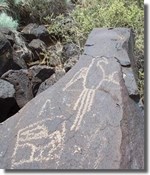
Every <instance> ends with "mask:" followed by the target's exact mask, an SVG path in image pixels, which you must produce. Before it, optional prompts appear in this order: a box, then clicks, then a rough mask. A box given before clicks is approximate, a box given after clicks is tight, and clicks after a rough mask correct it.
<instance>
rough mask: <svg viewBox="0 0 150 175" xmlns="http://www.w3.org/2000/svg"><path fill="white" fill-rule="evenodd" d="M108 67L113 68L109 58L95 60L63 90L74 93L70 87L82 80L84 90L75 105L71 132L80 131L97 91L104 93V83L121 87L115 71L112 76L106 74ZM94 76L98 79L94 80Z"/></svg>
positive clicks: (81, 70)
mask: <svg viewBox="0 0 150 175" xmlns="http://www.w3.org/2000/svg"><path fill="white" fill-rule="evenodd" d="M106 66H111V65H110V63H108V58H106V57H100V58H93V59H92V60H91V63H90V64H89V66H87V67H84V68H81V69H80V70H79V71H78V72H77V73H76V74H75V75H74V76H73V78H72V79H71V80H70V81H69V82H68V83H67V84H66V86H65V87H64V88H63V91H66V90H69V91H73V89H71V90H70V89H69V87H71V86H72V85H73V84H74V83H76V82H77V81H78V80H80V79H81V80H82V87H83V89H82V91H81V93H80V95H79V97H78V98H77V100H76V102H75V103H74V105H73V110H75V111H77V114H76V118H75V120H74V122H73V124H72V126H71V128H70V130H71V131H72V130H75V131H77V130H78V129H79V127H80V124H81V122H82V120H83V117H84V116H85V114H86V113H87V112H89V111H90V110H91V107H92V104H93V102H94V97H95V93H96V91H97V90H103V91H104V89H103V88H102V85H103V83H105V82H107V83H112V84H114V85H117V86H119V80H118V72H117V71H114V72H111V74H107V73H106V72H105V67H106ZM93 76H96V77H94V78H93ZM93 79H95V81H93Z"/></svg>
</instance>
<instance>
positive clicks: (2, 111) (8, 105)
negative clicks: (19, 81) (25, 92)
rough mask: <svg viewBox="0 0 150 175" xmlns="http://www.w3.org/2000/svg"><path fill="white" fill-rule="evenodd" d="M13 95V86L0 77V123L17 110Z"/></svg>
mask: <svg viewBox="0 0 150 175" xmlns="http://www.w3.org/2000/svg"><path fill="white" fill-rule="evenodd" d="M14 96H15V89H14V86H13V85H12V84H10V83H9V82H7V81H5V80H2V79H0V123H1V122H3V121H5V120H6V119H7V118H9V117H10V116H11V115H14V114H15V113H16V112H18V110H19V107H18V105H17V103H16V100H15V98H14Z"/></svg>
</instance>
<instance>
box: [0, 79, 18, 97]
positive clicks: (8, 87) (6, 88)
mask: <svg viewBox="0 0 150 175" xmlns="http://www.w3.org/2000/svg"><path fill="white" fill-rule="evenodd" d="M14 95H15V89H14V86H13V85H12V84H10V83H9V82H7V81H5V80H2V79H0V98H10V97H14Z"/></svg>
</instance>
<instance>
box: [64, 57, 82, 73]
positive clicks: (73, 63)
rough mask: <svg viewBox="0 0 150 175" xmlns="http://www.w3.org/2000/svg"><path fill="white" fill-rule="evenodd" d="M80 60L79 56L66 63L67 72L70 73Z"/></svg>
mask: <svg viewBox="0 0 150 175" xmlns="http://www.w3.org/2000/svg"><path fill="white" fill-rule="evenodd" d="M78 60H79V57H78V56H74V57H72V58H70V59H68V60H67V61H66V62H65V63H64V69H65V71H66V72H68V71H69V70H70V69H71V68H72V67H73V66H74V65H75V64H76V63H77V62H78Z"/></svg>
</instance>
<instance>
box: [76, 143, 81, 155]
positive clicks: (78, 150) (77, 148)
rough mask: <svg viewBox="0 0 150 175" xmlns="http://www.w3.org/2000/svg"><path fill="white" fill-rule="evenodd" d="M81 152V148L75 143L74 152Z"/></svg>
mask: <svg viewBox="0 0 150 175" xmlns="http://www.w3.org/2000/svg"><path fill="white" fill-rule="evenodd" d="M80 152H81V148H80V147H79V146H77V145H75V146H74V154H75V153H80Z"/></svg>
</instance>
